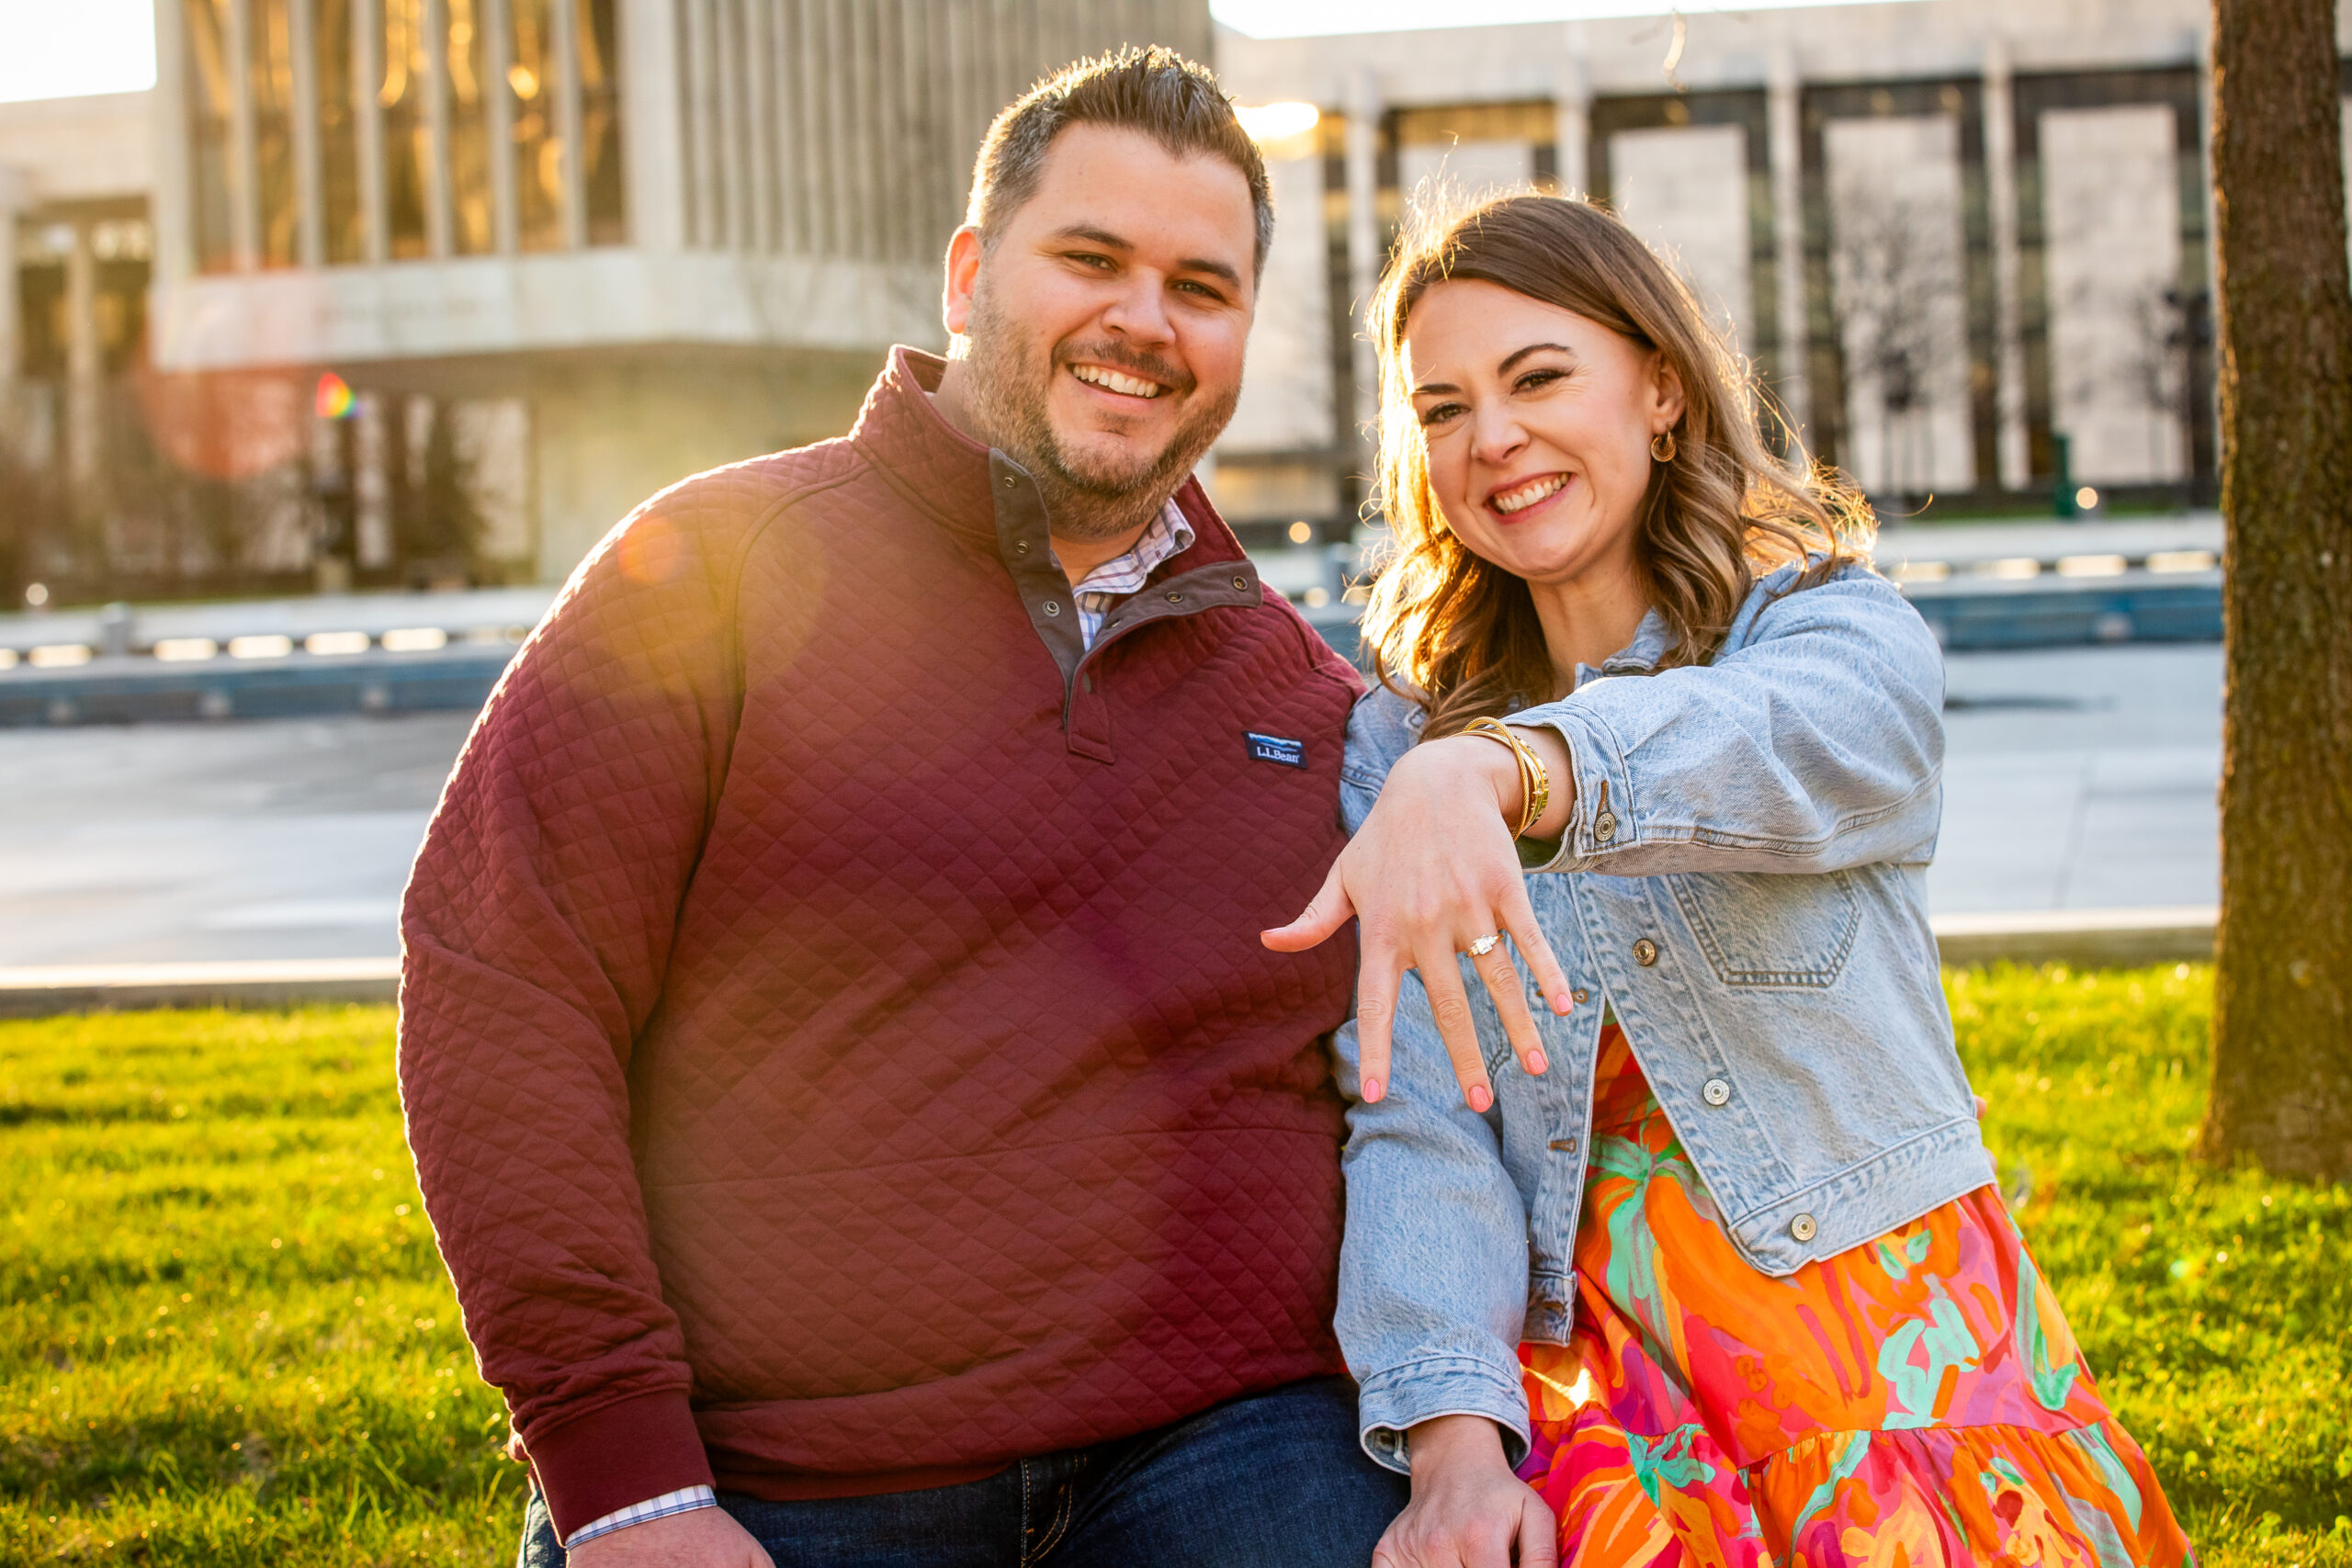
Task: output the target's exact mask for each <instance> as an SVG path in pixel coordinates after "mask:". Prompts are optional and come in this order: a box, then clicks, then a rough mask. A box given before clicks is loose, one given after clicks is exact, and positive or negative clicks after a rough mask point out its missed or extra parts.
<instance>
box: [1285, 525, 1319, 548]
mask: <svg viewBox="0 0 2352 1568" xmlns="http://www.w3.org/2000/svg"><path fill="white" fill-rule="evenodd" d="M1313 537H1315V525H1313V524H1312V523H1294V524H1292V525H1290V542H1291V543H1292V544H1294V545H1303V544H1305V543H1306V542H1307V541H1308V540H1309V539H1312V538H1313Z"/></svg>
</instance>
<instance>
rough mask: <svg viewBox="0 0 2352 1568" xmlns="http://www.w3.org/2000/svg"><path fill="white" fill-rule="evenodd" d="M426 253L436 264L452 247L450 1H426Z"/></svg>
mask: <svg viewBox="0 0 2352 1568" xmlns="http://www.w3.org/2000/svg"><path fill="white" fill-rule="evenodd" d="M423 25H424V50H423V51H422V52H423V54H424V145H425V157H424V249H425V254H428V255H430V256H432V257H433V258H434V259H435V261H439V260H442V259H444V258H446V257H447V256H448V255H449V254H451V253H452V252H454V251H455V250H456V249H457V246H456V245H455V243H452V230H453V229H454V228H455V226H456V225H455V218H454V215H453V213H452V211H451V200H450V189H451V179H450V169H449V0H424V17H423Z"/></svg>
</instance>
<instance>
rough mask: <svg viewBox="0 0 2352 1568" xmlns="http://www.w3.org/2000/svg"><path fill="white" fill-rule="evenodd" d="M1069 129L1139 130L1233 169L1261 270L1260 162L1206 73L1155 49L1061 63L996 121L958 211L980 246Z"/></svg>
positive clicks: (1267, 238)
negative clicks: (1246, 190) (1244, 186)
mask: <svg viewBox="0 0 2352 1568" xmlns="http://www.w3.org/2000/svg"><path fill="white" fill-rule="evenodd" d="M1072 125H1108V126H1118V127H1123V128H1125V129H1126V130H1140V131H1142V132H1143V133H1144V134H1145V135H1146V136H1148V137H1150V138H1151V139H1152V140H1153V141H1157V142H1159V144H1160V145H1161V146H1162V147H1164V148H1166V149H1167V150H1168V152H1169V155H1170V157H1176V158H1184V157H1192V156H1204V157H1211V158H1222V159H1224V160H1225V161H1226V162H1227V163H1228V164H1232V165H1233V166H1234V167H1235V168H1237V169H1238V170H1240V171H1241V176H1242V178H1244V179H1246V180H1248V181H1249V182H1250V207H1251V209H1253V211H1254V212H1255V214H1256V217H1257V252H1256V255H1255V257H1254V258H1253V260H1254V263H1255V267H1254V270H1255V271H1256V272H1257V273H1258V274H1260V275H1262V274H1263V273H1264V272H1265V270H1266V249H1267V247H1268V246H1270V245H1272V243H1273V241H1274V204H1273V198H1272V196H1271V194H1270V193H1269V192H1268V190H1267V188H1266V161H1265V160H1264V159H1263V158H1261V157H1260V156H1259V155H1258V144H1257V143H1256V142H1254V141H1250V133H1249V132H1248V131H1246V130H1242V129H1241V122H1240V121H1239V120H1238V119H1237V118H1234V114H1233V103H1232V100H1231V99H1229V98H1227V96H1225V93H1224V92H1223V90H1222V89H1220V88H1219V87H1218V86H1217V85H1216V76H1215V75H1214V74H1212V73H1210V71H1209V68H1208V67H1207V66H1205V65H1198V64H1195V63H1194V62H1192V61H1189V60H1187V59H1185V58H1184V57H1183V56H1182V55H1181V54H1179V53H1177V52H1176V51H1174V50H1172V49H1163V48H1159V47H1158V46H1154V47H1152V48H1150V49H1136V48H1132V47H1130V48H1126V49H1122V50H1120V51H1118V52H1117V53H1116V54H1105V55H1099V56H1096V57H1095V58H1093V59H1091V60H1080V61H1076V62H1072V63H1071V64H1069V65H1065V66H1063V67H1062V68H1061V69H1060V70H1059V71H1057V72H1055V73H1053V74H1052V75H1051V76H1048V77H1046V79H1045V80H1044V81H1042V82H1040V83H1038V84H1037V85H1035V86H1034V87H1032V88H1030V89H1029V90H1028V91H1027V92H1025V93H1023V94H1022V95H1021V96H1019V97H1018V98H1015V99H1014V100H1013V101H1012V103H1011V104H1009V105H1007V106H1006V107H1005V109H1004V112H1002V113H1001V114H1000V115H998V116H997V117H996V119H995V121H994V122H993V123H992V124H990V125H989V133H988V135H987V136H986V137H985V138H984V139H982V141H981V142H980V155H979V158H978V161H977V162H976V163H975V164H973V166H972V199H971V201H970V203H969V205H968V206H967V208H966V209H965V212H964V221H965V222H966V223H968V224H969V225H971V226H972V228H974V229H976V230H978V231H979V235H980V242H981V243H982V244H983V245H985V244H987V243H989V241H990V239H991V237H992V235H991V228H990V226H991V225H993V224H1001V223H1003V222H1004V221H1005V220H1008V219H1010V218H1011V217H1012V215H1013V214H1014V213H1016V212H1018V211H1020V210H1021V209H1022V208H1023V206H1025V205H1027V203H1028V201H1029V198H1030V197H1033V196H1035V195H1036V194H1037V183H1038V181H1039V180H1040V179H1042V178H1043V177H1044V175H1045V168H1046V152H1047V150H1048V149H1050V148H1051V147H1052V146H1053V143H1054V138H1055V137H1057V136H1058V135H1060V134H1061V132H1062V130H1063V128H1064V127H1066V126H1072Z"/></svg>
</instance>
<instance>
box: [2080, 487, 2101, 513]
mask: <svg viewBox="0 0 2352 1568" xmlns="http://www.w3.org/2000/svg"><path fill="white" fill-rule="evenodd" d="M2075 507H2076V508H2077V509H2079V510H2081V511H2084V512H2096V511H2098V491H2095V490H2093V489H2092V488H2091V487H2090V486H2088V485H2085V486H2084V487H2083V488H2082V489H2080V490H2078V491H2075Z"/></svg>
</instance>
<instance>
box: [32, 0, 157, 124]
mask: <svg viewBox="0 0 2352 1568" xmlns="http://www.w3.org/2000/svg"><path fill="white" fill-rule="evenodd" d="M0 39H6V45H5V47H0V104H14V103H23V102H25V101H26V100H28V99H31V98H78V97H85V96H88V95H90V94H92V93H137V92H143V91H145V90H146V89H147V88H149V87H152V86H153V85H155V16H154V11H153V6H152V5H151V0H69V3H67V4H62V5H61V4H60V3H59V0H0Z"/></svg>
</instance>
